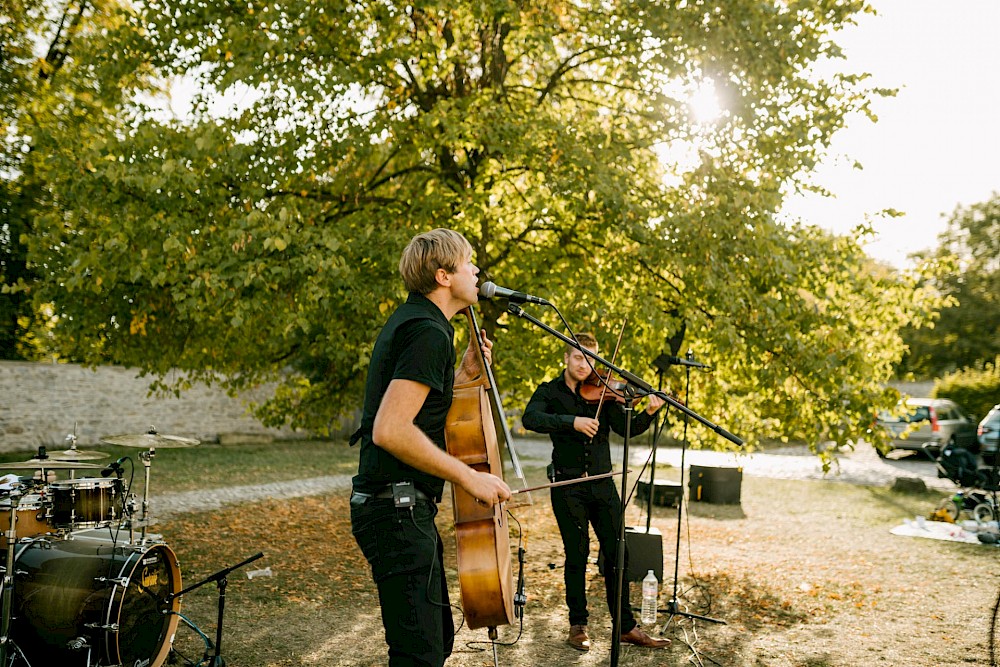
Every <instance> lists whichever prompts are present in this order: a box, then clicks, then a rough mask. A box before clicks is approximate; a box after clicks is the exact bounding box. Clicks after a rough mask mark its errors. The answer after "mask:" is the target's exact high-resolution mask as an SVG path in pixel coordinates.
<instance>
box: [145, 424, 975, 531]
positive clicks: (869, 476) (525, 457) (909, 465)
mask: <svg viewBox="0 0 1000 667" xmlns="http://www.w3.org/2000/svg"><path fill="white" fill-rule="evenodd" d="M516 443H517V444H516V449H517V453H518V457H519V459H520V461H521V464H522V466H524V467H529V466H543V465H545V464H546V463H547V462H548V461H549V457H550V451H551V445H550V444H549V442H548V440H540V439H522V440H518V441H516ZM623 453H624V452H623V447H621V446H614V445H613V446H612V460H617V461H620V460H621V459H622V455H623ZM681 454H682V451H681V449H680V448H679V447H663V446H661V447H659V448H657V451H656V462H657V464H663V463H669V464H670V465H673V466H674V467H677V468H679V467H680V463H681ZM683 454H684V466H685V468H688V467H689V466H691V465H701V466H712V467H738V468H742V469H743V474H744V475H747V476H749V477H767V478H771V479H805V480H807V479H815V480H832V481H840V482H845V483H849V484H859V485H863V486H891V485H892V484H893V482H894V481H895V480H896V478H898V477H908V478H919V479H921V480H923V482H924V483H925V484H926V485H927V486H928V487H929V488H936V489H941V490H943V491H951V490H954V489H955V488H956V487H955V485H954V484H953V483H952V482H951V481H950V480H947V479H940V478H938V477H937V474H936V468H935V465H934V463H933V462H931V461H924V460H919V458H918V457H916V456H913V455H910V456H903V457H901V458H899V459H896V458H887V459H880V458H879V457H878V456H877V455H876V453H875V450H874V449H872V447H871V446H869V445H866V444H862V445H860V446H859V447H858V448H857V449H856V450H855V451H843V452H841V453H840V454H839V455H838V461H837V464H836V465H835V466H834V467H833V468H832V469H831V471H830V472H829V473H827V474H825V475H824V474H823V468H822V466H821V465H820V462H819V459H818V458H817V457H816V455H815V454H812V453H811V452H809V451H808V450H807V449H805V448H803V447H786V448H781V449H777V450H769V451H768V452H766V453H763V452H757V453H753V454H743V453H738V452H711V451H699V450H687V451H685V452H683ZM648 456H649V447H648V446H645V447H644V446H642V445H641V444H639V445H636V446H634V447H630V448H629V461H630V462H631V464H630V469H631V470H633V471H634V472H636V473H637V472H638V471H639V470H640V469H641V467H642V464H643V463H644V462H645V460H646V459H647V457H648ZM895 456H896V455H895V454H893V455H892V457H895ZM350 488H351V476H350V475H331V476H325V477H311V478H307V479H299V480H293V481H288V482H271V483H268V484H260V485H250V486H230V487H221V488H217V489H211V490H198V491H186V492H182V493H168V494H163V495H161V496H157V497H156V498H155V499H153V501H152V502H151V510H152V512H153V514H154V515H155V516H156V518H158V519H167V518H169V517H171V516H175V515H177V514H183V513H186V512H196V511H207V510H215V509H219V508H222V507H225V506H228V505H236V504H239V503H244V502H253V501H257V500H262V499H265V498H274V499H281V498H298V497H303V496H314V495H319V494H323V493H331V492H336V491H343V492H345V493H346V492H347V491H348V490H349V489H350Z"/></svg>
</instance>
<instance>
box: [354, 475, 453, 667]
mask: <svg viewBox="0 0 1000 667" xmlns="http://www.w3.org/2000/svg"><path fill="white" fill-rule="evenodd" d="M436 515H437V505H435V504H434V503H433V502H432V501H429V500H418V501H417V503H416V504H415V505H414V506H413V507H412V508H409V509H396V507H395V506H394V504H393V501H392V499H391V498H385V499H382V498H370V497H369V498H366V497H364V496H359V495H358V494H352V496H351V528H352V531H353V533H354V539H355V540H357V542H358V546H359V547H361V552H362V553H363V554H364V555H365V558H366V559H368V564H369V565H370V566H371V569H372V578H373V579H374V580H375V585H376V586H377V587H378V597H379V605H380V606H381V608H382V625H383V626H384V628H385V641H386V643H387V644H388V645H389V665H390V667H411V666H412V667H418V666H419V667H441V666H442V665H444V661H445V660H446V659H447V658H448V656H449V655H451V651H452V647H453V646H454V641H455V624H454V620H453V619H452V615H451V607H450V605H449V601H448V583H447V581H446V579H445V577H444V561H443V555H442V554H443V548H442V546H441V538H440V536H439V535H438V532H437V527H436V526H435V525H434V517H435V516H436Z"/></svg>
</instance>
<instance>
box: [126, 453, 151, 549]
mask: <svg viewBox="0 0 1000 667" xmlns="http://www.w3.org/2000/svg"><path fill="white" fill-rule="evenodd" d="M155 456H156V447H150V448H149V451H146V452H139V460H140V461H142V466H143V468H145V471H144V473H143V474H144V478H143V485H142V518H141V519H140V522H141V523H142V533H141V535H140V537H139V544H145V543H146V527H147V526H148V525H149V468H150V466H151V465H152V464H153V458H154V457H155ZM130 531H131V529H130ZM130 534H131V532H130Z"/></svg>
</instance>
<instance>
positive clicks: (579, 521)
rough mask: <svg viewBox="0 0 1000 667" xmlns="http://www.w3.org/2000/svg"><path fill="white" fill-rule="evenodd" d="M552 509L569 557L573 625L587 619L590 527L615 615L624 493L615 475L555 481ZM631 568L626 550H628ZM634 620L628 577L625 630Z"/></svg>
mask: <svg viewBox="0 0 1000 667" xmlns="http://www.w3.org/2000/svg"><path fill="white" fill-rule="evenodd" d="M551 496H552V512H553V513H554V514H555V516H556V523H558V524H559V534H560V535H561V536H562V541H563V548H564V549H565V550H566V561H565V568H564V572H563V576H564V578H565V582H566V606H567V607H569V623H570V625H587V618H588V616H589V613H588V612H587V582H586V578H587V558H588V557H589V556H590V529H589V525H593V526H594V534H595V535H596V536H597V541H598V543H599V544H600V545H601V551H602V552H603V553H604V592H605V596H606V597H607V601H608V611H609V612H610V613H611V614H612V615H614V613H615V609H614V605H615V594H616V592H617V589H618V568H617V565H618V537H619V531H620V527H621V508H622V504H621V499H620V498H619V497H618V488H617V487H616V486H615V483H614V480H612V479H601V480H598V481H596V482H580V483H577V484H570V485H568V486H557V487H554V488H553V489H552V490H551ZM625 562H626V567H625V569H626V571H628V551H626V552H625ZM635 626H636V622H635V616H634V615H633V613H632V606H631V603H630V602H629V583H628V581H627V580H623V581H622V600H621V632H622V634H624V633H626V632H629V631H630V630H631V629H632V628H634V627H635Z"/></svg>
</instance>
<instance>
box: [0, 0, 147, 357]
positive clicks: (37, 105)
mask: <svg viewBox="0 0 1000 667" xmlns="http://www.w3.org/2000/svg"><path fill="white" fill-rule="evenodd" d="M0 16H2V18H0V286H2V290H0V358H2V359H30V358H33V357H35V356H37V355H38V354H40V353H41V352H42V351H45V352H48V351H49V349H48V347H47V344H46V343H45V342H44V341H42V340H40V338H41V337H42V335H43V334H45V333H46V330H47V328H48V321H47V319H48V317H47V312H48V311H49V308H48V304H44V303H42V301H41V300H36V301H35V303H32V300H31V299H30V298H29V296H30V292H31V290H32V287H33V286H34V285H35V284H36V282H37V281H38V280H39V279H43V278H44V277H45V272H44V271H39V265H38V264H37V263H35V262H34V261H32V259H31V257H30V256H29V248H28V243H27V239H28V238H29V237H31V235H33V234H36V233H37V232H38V229H37V228H36V226H35V220H36V218H37V217H38V216H39V215H41V214H42V213H43V212H45V211H49V212H50V213H52V214H54V215H59V213H58V211H59V210H60V207H61V204H60V203H59V202H57V201H55V200H54V199H53V197H52V192H51V191H50V189H49V187H48V185H49V184H48V182H47V180H46V179H47V174H48V173H49V172H50V171H51V167H49V166H48V165H46V164H45V163H46V162H47V160H48V159H49V157H50V150H51V148H52V144H51V143H47V142H51V141H52V140H58V141H61V142H64V146H63V147H62V150H73V149H74V148H76V147H79V146H80V145H81V144H82V143H85V142H86V141H87V139H88V137H89V136H92V134H93V133H94V132H95V131H97V132H101V131H113V130H114V127H115V123H116V121H117V119H118V117H119V114H120V112H121V109H122V106H123V104H124V100H125V99H127V97H128V96H129V95H130V93H132V92H134V91H135V90H136V89H137V86H138V85H139V84H140V82H141V81H142V78H141V76H140V74H139V72H137V63H136V62H135V61H129V60H128V58H127V57H126V56H125V54H122V53H118V52H114V51H112V52H107V51H104V50H103V48H104V47H106V46H107V45H108V44H109V43H113V42H114V38H115V35H116V32H117V29H118V27H120V24H121V20H122V15H121V13H120V8H119V6H118V3H117V2H115V1H108V0H83V1H82V2H79V1H74V0H68V1H66V2H52V1H49V2H45V1H44V0H5V1H4V3H3V11H2V13H0ZM95 44H97V45H98V48H96V49H95ZM65 166H66V165H65V164H60V165H58V167H56V168H61V167H65ZM70 176H71V175H69V174H61V175H60V176H59V180H60V181H63V182H65V181H66V180H67V178H69V177H70Z"/></svg>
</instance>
